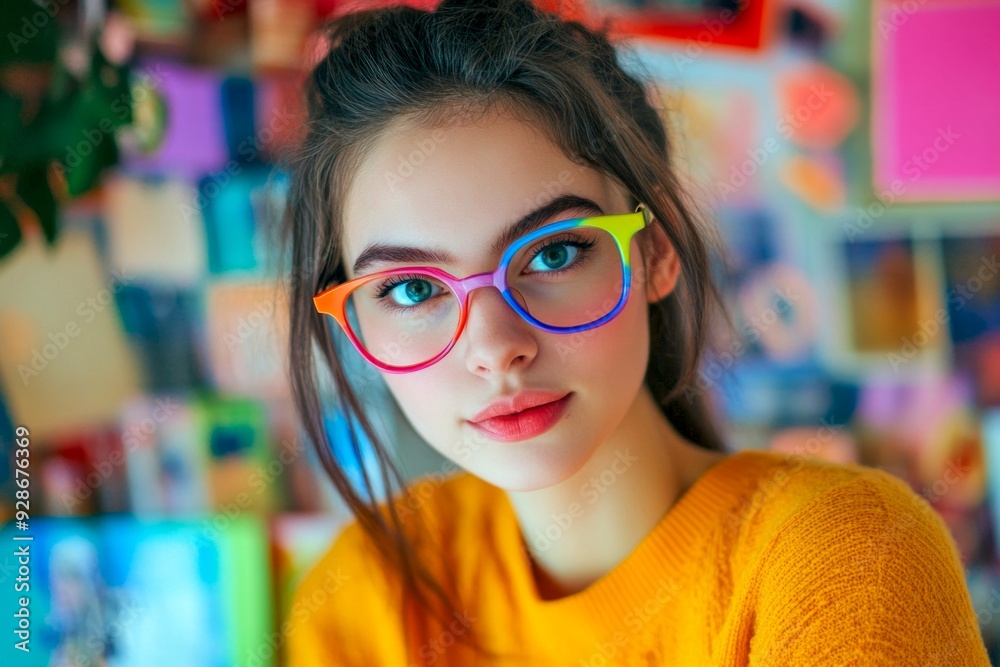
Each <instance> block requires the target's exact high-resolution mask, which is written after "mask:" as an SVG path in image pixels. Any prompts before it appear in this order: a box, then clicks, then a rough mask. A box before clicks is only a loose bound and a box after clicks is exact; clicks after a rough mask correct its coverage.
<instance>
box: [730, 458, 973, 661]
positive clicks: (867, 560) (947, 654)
mask: <svg viewBox="0 0 1000 667" xmlns="http://www.w3.org/2000/svg"><path fill="white" fill-rule="evenodd" d="M758 582H759V583H758V588H757V593H758V595H757V608H756V613H755V619H754V629H753V633H754V634H753V638H752V639H751V642H750V660H749V663H748V664H749V667H779V666H784V665H796V667H810V666H814V665H815V666H817V667H818V666H819V665H866V666H868V665H870V666H877V667H881V666H885V667H890V666H891V667H910V666H912V667H932V666H937V665H941V666H945V665H947V666H948V667H989V664H990V663H989V659H988V657H987V653H986V647H985V645H984V643H983V640H982V636H981V634H980V631H979V626H978V622H977V617H976V614H975V612H974V610H973V608H972V601H971V598H970V596H969V592H968V589H967V587H966V581H965V575H964V570H963V567H962V564H961V561H960V559H959V555H958V549H957V547H956V545H955V543H954V541H953V539H952V537H951V534H950V533H949V532H948V529H947V527H946V526H945V524H944V522H943V521H942V519H941V518H940V516H939V515H938V514H937V512H936V511H935V510H934V509H933V508H932V507H931V506H930V504H929V503H928V502H927V501H926V500H925V499H923V498H921V497H920V496H919V495H917V494H916V493H915V492H914V491H913V490H912V489H911V488H910V487H909V486H908V485H907V484H906V483H905V482H904V481H902V480H900V479H898V478H896V477H893V476H892V475H890V474H889V473H886V472H884V471H881V470H877V469H874V468H869V469H867V470H866V471H865V472H863V473H862V474H860V475H858V476H857V477H856V478H855V479H854V481H851V482H847V483H844V484H841V485H838V486H836V487H833V488H831V489H829V490H827V491H824V492H822V493H821V494H820V495H818V496H816V497H814V498H812V499H811V500H809V501H807V502H806V503H805V504H804V505H803V506H802V507H801V508H800V509H799V510H798V511H796V512H793V513H792V514H791V515H790V517H789V518H788V519H787V520H786V521H785V522H784V523H783V524H782V526H781V528H780V529H779V530H778V531H777V532H776V534H775V535H774V536H773V538H772V539H771V541H770V543H769V545H768V547H767V548H766V549H765V551H764V552H763V555H762V561H761V568H760V571H759V577H758Z"/></svg>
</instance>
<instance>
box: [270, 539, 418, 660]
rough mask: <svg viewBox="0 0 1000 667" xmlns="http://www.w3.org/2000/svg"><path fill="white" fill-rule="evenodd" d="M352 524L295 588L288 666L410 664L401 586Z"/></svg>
mask: <svg viewBox="0 0 1000 667" xmlns="http://www.w3.org/2000/svg"><path fill="white" fill-rule="evenodd" d="M373 551H374V550H373V549H370V548H369V545H368V542H367V540H365V536H364V532H363V530H362V528H361V526H360V525H359V524H358V523H357V522H354V523H351V524H350V525H348V526H347V527H346V528H345V529H344V530H343V531H341V533H340V534H339V535H338V537H337V538H336V540H334V543H333V545H332V546H331V548H330V549H329V550H328V551H327V553H326V554H324V556H323V557H321V558H320V560H319V561H318V562H317V563H316V565H314V566H313V568H312V569H311V570H310V571H309V572H308V573H307V574H306V576H305V577H304V578H303V580H302V582H301V583H300V584H299V586H298V587H297V588H296V589H295V593H294V594H293V596H292V603H291V605H290V607H289V610H288V615H287V619H286V621H285V622H284V623H283V625H282V627H281V635H282V636H283V637H285V640H286V641H285V662H284V664H287V665H294V667H334V666H336V667H341V666H343V667H353V666H355V665H356V666H358V667H362V666H364V667H368V666H370V665H390V664H399V665H403V664H406V660H405V649H404V645H403V639H402V637H403V635H402V620H401V616H400V612H399V611H398V609H399V606H398V605H397V604H396V593H397V588H396V587H393V586H391V585H390V584H389V580H390V577H388V576H387V573H386V572H384V571H383V570H382V569H381V568H379V567H377V566H376V562H379V561H378V559H376V558H375V557H374V553H373Z"/></svg>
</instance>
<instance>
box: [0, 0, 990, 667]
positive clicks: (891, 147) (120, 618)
mask: <svg viewBox="0 0 1000 667" xmlns="http://www.w3.org/2000/svg"><path fill="white" fill-rule="evenodd" d="M373 4H377V3H373V2H338V1H337V0H198V1H191V2H187V1H182V0H118V1H116V2H110V1H107V0H99V1H97V0H66V1H60V2H48V3H44V2H42V3H38V4H36V3H34V2H31V1H29V0H9V1H7V2H5V3H4V5H3V8H0V15H2V16H0V21H2V23H0V28H2V30H0V32H2V33H3V35H4V38H3V40H0V41H2V42H3V44H2V46H0V48H2V49H3V51H0V439H2V447H3V449H2V451H3V457H2V458H0V517H2V518H3V520H4V528H3V529H2V531H0V543H2V545H3V546H2V549H0V589H2V591H3V592H2V595H0V600H2V602H0V611H2V613H0V618H3V619H4V620H3V622H2V625H3V627H2V628H0V629H2V631H3V635H4V636H5V637H7V639H5V640H4V642H3V645H2V648H0V652H2V653H0V655H3V656H4V657H3V658H0V664H4V665H77V664H115V665H142V666H143V667H145V666H147V665H157V664H171V665H175V664H183V665H186V666H187V665H190V666H192V667H193V666H197V665H213V666H214V665H276V664H280V657H281V647H282V645H283V638H284V634H283V633H285V632H287V626H283V624H282V623H283V620H284V619H285V618H287V616H288V613H289V609H288V604H289V593H290V591H291V589H292V587H293V586H294V585H295V583H296V582H297V581H298V577H300V576H301V575H302V573H303V572H304V571H305V570H306V569H307V568H308V567H309V566H310V565H311V563H312V562H313V561H314V559H315V558H316V557H317V555H318V554H319V553H320V552H321V551H322V550H323V549H324V548H326V546H328V544H329V541H330V540H331V539H332V538H333V536H335V535H336V533H337V531H338V530H339V528H340V527H341V526H343V525H344V522H345V521H347V520H349V517H348V514H347V512H346V511H345V509H344V507H343V505H342V503H341V502H340V500H339V499H338V498H337V496H336V494H335V493H334V491H333V490H332V488H331V486H330V484H329V483H328V482H327V481H326V480H325V478H324V476H323V474H322V469H321V468H320V466H319V464H318V460H317V457H316V455H315V453H314V452H312V451H311V450H310V449H309V447H308V446H307V445H306V443H305V441H304V439H303V437H302V434H301V431H300V429H299V427H298V425H297V424H296V421H295V419H294V415H293V413H292V408H291V404H290V391H289V387H288V383H287V380H286V376H285V372H284V363H285V356H284V355H285V345H286V344H285V340H286V335H287V325H286V324H285V322H284V319H283V317H282V315H283V313H284V309H285V307H286V302H285V299H284V295H283V291H282V276H283V275H284V274H285V272H286V271H287V269H288V263H287V260H284V259H283V258H282V257H281V256H280V255H279V254H278V253H277V247H278V245H277V242H276V239H275V237H274V234H273V226H272V225H271V224H270V222H271V221H273V220H274V218H275V216H276V215H278V214H279V213H280V211H281V207H282V204H283V197H284V193H285V188H286V183H287V177H286V174H285V173H283V171H282V169H281V167H280V166H279V165H278V160H279V158H280V157H281V155H282V151H283V150H284V149H286V148H287V147H289V146H291V145H293V144H294V142H295V140H296V138H297V136H298V131H299V130H300V129H301V123H300V120H301V118H302V107H301V104H300V101H299V97H298V93H299V86H300V83H301V79H302V76H303V66H304V65H307V64H308V63H310V62H312V61H313V59H314V58H315V57H316V55H317V46H316V45H317V41H316V40H315V39H313V38H311V37H310V35H311V32H312V30H313V28H315V27H316V26H317V25H318V23H319V22H320V21H321V20H322V19H323V18H324V17H327V16H331V15H333V14H335V13H339V12H344V11H350V10H351V9H353V8H357V7H363V6H371V5H373ZM409 4H414V5H417V6H424V7H426V6H430V5H433V4H434V3H432V2H431V3H429V2H422V3H421V2H411V3H409ZM540 4H542V5H543V6H545V7H547V8H553V9H555V8H558V9H560V11H562V12H564V13H565V14H566V15H567V16H570V17H593V16H596V15H604V16H611V17H613V18H615V20H616V21H617V23H616V25H617V26H618V28H617V29H618V30H619V31H620V34H621V35H623V36H627V37H630V38H632V39H633V40H634V42H633V44H634V45H635V46H634V49H631V50H628V51H627V52H626V53H625V58H626V59H627V61H628V63H629V66H630V67H633V68H634V69H635V70H636V71H637V72H638V73H640V74H642V75H644V76H649V77H651V78H652V79H653V80H654V81H655V83H656V86H655V89H653V90H651V94H652V95H653V97H654V98H655V100H656V101H657V104H658V106H659V108H660V109H661V110H662V112H663V114H664V116H665V118H666V119H667V122H668V124H669V126H670V128H671V134H672V137H673V141H674V144H675V147H676V163H677V166H678V168H679V169H680V171H681V173H682V176H683V178H684V180H685V181H686V183H687V184H688V186H689V188H690V192H691V194H692V197H693V198H694V199H695V200H696V201H697V203H698V205H699V207H700V208H701V210H702V212H703V214H704V217H705V218H706V219H707V220H710V221H711V222H712V223H713V224H715V225H717V227H718V232H719V233H720V235H721V240H722V242H723V244H724V247H725V249H726V251H725V253H724V254H720V255H718V256H716V257H715V265H716V268H717V270H718V276H719V279H720V281H721V282H722V283H723V285H724V291H725V295H726V299H727V303H728V307H729V310H730V312H731V314H732V316H733V318H734V324H735V325H736V332H735V335H725V334H722V333H721V331H722V330H721V329H720V333H718V334H717V335H716V336H715V338H714V339H713V347H714V350H715V351H714V352H713V353H712V354H711V355H710V356H709V358H708V359H707V360H706V363H705V365H704V367H703V369H702V371H701V373H700V376H699V379H698V381H697V382H696V383H695V384H694V385H693V386H692V387H690V388H689V390H688V392H689V394H688V395H696V394H697V395H702V396H704V397H705V398H707V399H708V400H709V402H710V405H711V406H712V407H713V409H714V410H715V411H716V412H717V414H718V416H719V418H720V420H722V421H723V422H724V423H725V424H726V425H727V429H728V431H727V435H728V438H729V440H730V442H731V444H732V447H733V449H741V448H770V449H777V450H782V451H787V452H789V453H793V454H797V455H802V456H818V457H822V458H826V459H830V460H835V461H841V462H860V463H864V464H867V465H872V466H877V467H880V468H883V469H886V470H888V471H890V472H892V473H893V474H895V475H897V476H899V477H901V478H903V479H905V480H906V481H907V482H909V483H910V484H911V486H912V487H913V489H914V490H915V491H916V492H917V493H919V494H920V495H921V496H923V497H924V498H925V499H926V500H927V501H928V502H929V503H930V504H931V505H932V506H933V508H934V509H935V510H936V511H937V512H939V513H940V515H941V516H942V517H943V518H944V520H945V522H946V523H947V525H948V527H949V529H950V530H951V533H952V535H953V537H954V538H955V541H956V543H957V545H958V547H959V550H960V553H961V556H962V559H963V563H964V564H965V566H966V572H967V576H968V582H969V587H970V591H971V593H972V596H973V604H974V607H975V609H976V611H977V614H978V617H979V620H980V624H981V628H982V631H983V635H984V638H985V639H986V642H987V646H988V648H989V650H990V651H991V656H992V658H993V661H994V664H1000V618H995V617H996V616H997V615H998V614H1000V566H998V562H997V555H996V554H997V539H998V535H1000V531H998V530H997V517H1000V263H998V261H1000V260H998V256H1000V158H998V157H997V156H998V155H1000V123H998V122H997V121H998V119H1000V75H998V71H1000V69H998V65H1000V0H962V1H959V0H901V1H895V0H879V1H875V2H864V1H861V0H773V1H766V2H765V1H763V0H742V1H740V0H661V1H660V2H656V1H650V2H630V3H626V2H613V1H610V0H595V1H593V2H589V3H584V2H572V3H570V2H566V3H560V2H557V1H553V0H549V1H547V2H540ZM706 233H710V232H708V231H706ZM355 372H356V373H357V374H358V377H359V378H365V379H366V380H367V382H366V383H365V387H366V388H367V390H366V395H365V400H366V401H367V403H368V404H369V405H370V406H372V407H373V413H375V414H376V417H377V422H378V427H379V428H381V429H383V432H384V433H385V435H386V436H387V438H388V439H389V440H390V441H392V442H394V443H395V444H396V446H397V449H398V455H399V457H400V460H401V463H402V467H403V470H404V471H405V472H406V474H407V475H408V476H409V477H411V478H412V477H416V476H419V475H422V474H427V473H429V472H432V471H435V470H441V469H442V459H440V458H439V457H438V456H437V455H436V454H435V453H433V451H432V450H431V449H430V448H429V447H428V446H427V445H426V444H425V443H423V442H421V441H420V439H419V437H418V436H417V435H416V434H415V433H414V432H413V431H412V429H410V428H409V427H408V425H407V424H406V423H405V422H404V421H403V419H402V415H401V413H400V412H399V411H398V408H396V407H395V405H394V404H393V402H392V401H391V399H390V398H389V396H388V394H387V392H386V390H385V388H384V386H383V385H382V384H381V383H380V382H379V381H378V378H377V376H372V375H371V374H370V370H369V369H367V368H365V367H362V366H361V365H360V364H359V365H358V366H357V368H356V369H355ZM366 373H368V375H367V376H366V375H365V374H366ZM327 425H328V427H329V429H330V432H331V434H332V436H333V440H334V443H335V452H334V455H335V456H337V457H338V458H340V459H341V460H342V461H344V463H345V465H346V466H348V467H349V468H350V469H351V470H353V471H354V472H355V473H356V474H360V471H361V467H362V466H364V465H366V464H367V462H368V459H366V458H365V456H362V457H361V458H360V459H359V458H358V457H356V456H354V455H353V448H352V446H351V443H350V442H349V441H348V438H347V435H346V434H347V429H346V423H345V420H344V418H343V415H342V414H341V413H340V412H339V411H338V410H337V409H336V406H335V403H331V404H330V407H329V412H328V417H327ZM364 444H365V443H361V445H362V447H361V451H362V452H364V451H365V447H364ZM26 548H27V549H29V551H30V553H31V557H30V564H29V565H27V571H26V570H25V569H24V567H25V564H24V563H23V562H22V561H20V560H19V556H18V553H24V552H23V551H20V552H19V551H18V549H22V550H23V549H26ZM26 584H28V585H30V588H29V589H24V588H22V586H24V585H26ZM23 596H28V597H30V604H27V605H24V604H22V603H21V601H20V598H21V597H23ZM25 609H27V611H24V610H25ZM29 617H30V618H29ZM900 622H903V623H905V622H906V620H905V619H900ZM25 627H28V628H30V635H26V634H23V632H24V628H25ZM19 629H20V630H21V631H22V635H17V632H18V630H19ZM12 632H13V633H14V635H12V634H11V633H12ZM11 636H15V637H21V639H18V640H16V641H22V640H23V639H25V638H29V637H30V647H31V652H30V653H26V652H23V651H20V650H18V649H17V648H16V647H15V642H13V641H10V637H11Z"/></svg>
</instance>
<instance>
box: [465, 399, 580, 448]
mask: <svg viewBox="0 0 1000 667" xmlns="http://www.w3.org/2000/svg"><path fill="white" fill-rule="evenodd" d="M572 398H573V392H569V393H567V394H566V395H564V396H562V397H561V398H558V399H556V400H553V401H549V402H547V403H541V404H538V405H534V406H532V407H529V408H526V409H523V410H520V411H518V412H512V413H508V414H495V415H494V416H492V417H486V418H485V419H479V420H478V421H471V420H470V421H469V423H470V424H471V425H472V426H473V427H474V428H476V429H477V430H479V431H480V432H482V433H484V434H485V435H487V436H489V437H491V438H493V439H494V440H500V441H502V442H516V441H520V440H527V439H528V438H533V437H536V436H538V435H541V434H542V433H544V432H545V431H548V430H549V429H550V428H552V427H553V426H555V424H556V423H557V422H558V421H559V420H560V419H561V418H562V417H563V415H564V414H565V413H566V409H567V408H568V407H569V404H570V402H571V401H572ZM494 412H495V411H494Z"/></svg>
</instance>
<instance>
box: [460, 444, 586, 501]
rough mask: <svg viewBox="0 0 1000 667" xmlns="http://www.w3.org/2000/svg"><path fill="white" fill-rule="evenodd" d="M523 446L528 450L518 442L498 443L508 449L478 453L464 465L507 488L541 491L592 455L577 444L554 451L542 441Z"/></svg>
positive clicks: (485, 478)
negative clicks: (545, 446)
mask: <svg viewBox="0 0 1000 667" xmlns="http://www.w3.org/2000/svg"><path fill="white" fill-rule="evenodd" d="M570 440H571V441H572V442H575V443H577V445H578V444H579V443H580V440H579V439H570ZM523 446H525V450H523V451H515V450H514V448H515V447H517V443H513V444H512V443H496V444H495V445H493V447H496V448H505V449H507V451H501V452H495V451H494V452H490V454H493V455H492V456H488V457H487V456H480V457H477V459H476V460H475V461H470V462H469V463H468V465H466V466H465V468H466V470H468V471H469V472H470V473H472V474H473V475H475V476H476V477H479V478H480V479H482V480H485V481H486V482H489V483H490V484H492V485H493V486H496V487H499V488H501V489H503V490H505V491H516V492H523V491H538V490H540V489H547V488H550V487H553V486H556V485H558V484H561V483H563V482H565V481H566V480H568V479H570V478H571V477H572V476H573V475H574V474H576V473H577V472H578V471H579V470H580V469H582V468H583V467H584V466H585V465H586V464H587V460H588V458H589V456H588V455H586V454H587V453H586V452H582V451H579V449H577V448H576V447H574V448H572V450H571V451H555V450H551V449H550V450H546V448H544V446H542V445H541V444H539V443H524V445H523ZM574 450H575V451H574ZM483 453H484V454H485V453H486V452H485V451H484V452H483ZM591 453H592V452H591Z"/></svg>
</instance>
